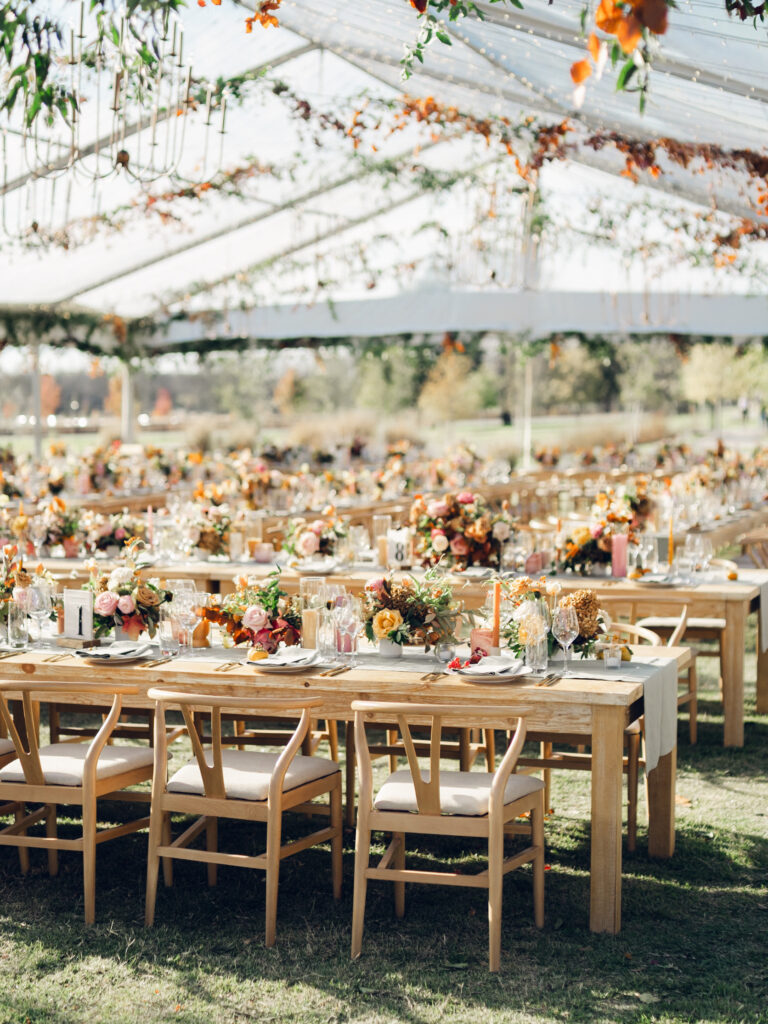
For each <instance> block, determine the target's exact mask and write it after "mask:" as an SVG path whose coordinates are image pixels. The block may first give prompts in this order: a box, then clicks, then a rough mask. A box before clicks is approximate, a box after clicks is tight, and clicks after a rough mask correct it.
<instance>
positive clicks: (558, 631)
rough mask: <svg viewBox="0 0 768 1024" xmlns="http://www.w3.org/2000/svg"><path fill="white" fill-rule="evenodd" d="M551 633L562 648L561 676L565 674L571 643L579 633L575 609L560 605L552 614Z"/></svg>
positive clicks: (566, 673)
mask: <svg viewBox="0 0 768 1024" xmlns="http://www.w3.org/2000/svg"><path fill="white" fill-rule="evenodd" d="M552 635H553V636H554V638H555V640H557V642H558V643H559V644H560V646H561V647H562V649H563V660H564V666H563V676H564V677H565V676H567V675H568V674H569V673H568V663H569V660H570V650H571V645H572V644H573V642H574V641H575V640H576V637H577V636H578V635H579V619H578V616H577V615H576V609H575V608H573V607H571V606H570V605H560V606H559V607H558V608H556V609H555V611H554V613H553V615H552Z"/></svg>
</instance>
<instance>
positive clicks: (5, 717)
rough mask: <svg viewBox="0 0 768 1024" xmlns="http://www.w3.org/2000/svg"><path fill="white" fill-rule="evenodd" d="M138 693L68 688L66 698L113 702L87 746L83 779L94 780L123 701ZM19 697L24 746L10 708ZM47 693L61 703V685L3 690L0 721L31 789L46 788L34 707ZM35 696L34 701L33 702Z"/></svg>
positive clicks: (123, 688) (124, 687)
mask: <svg viewBox="0 0 768 1024" xmlns="http://www.w3.org/2000/svg"><path fill="white" fill-rule="evenodd" d="M138 692H139V691H138V689H137V687H135V686H130V685H128V684H123V683H120V684H116V685H114V686H107V685H105V684H104V683H72V684H67V687H66V696H67V697H76V696H78V695H79V696H86V695H90V696H104V697H111V698H112V706H111V708H110V710H109V714H108V715H107V716H106V718H105V719H104V721H103V723H102V725H101V728H100V729H99V731H98V732H97V733H96V735H95V736H94V737H93V739H92V740H91V742H90V744H89V745H88V753H87V755H86V758H85V765H84V768H83V778H84V779H86V778H88V777H91V778H93V777H94V772H95V768H96V762H97V761H98V759H99V755H100V754H101V752H102V750H103V749H104V747H105V746H106V745H107V740H108V739H109V737H110V734H111V733H112V730H113V729H114V727H115V725H116V724H117V721H118V719H119V718H120V712H121V710H122V706H123V697H124V696H125V695H126V694H127V695H132V694H136V693H138ZM19 693H20V694H21V706H22V712H23V720H24V727H23V732H24V733H25V739H26V743H25V742H24V739H22V733H21V732H20V731H19V729H18V728H17V725H16V721H15V720H14V717H13V714H12V713H11V710H10V708H9V706H8V701H9V699H12V698H14V697H16V695H17V694H19ZM47 693H50V694H52V695H53V694H55V695H57V697H58V698H59V699H61V697H62V687H61V684H57V683H33V682H19V683H6V684H4V685H3V686H0V719H2V722H3V725H4V726H5V728H6V730H7V731H8V735H9V737H10V738H11V740H13V745H14V748H15V750H16V756H17V758H18V759H19V761H20V763H21V767H22V771H23V772H24V778H25V780H26V782H27V783H28V784H29V785H36V786H44V785H45V784H46V782H45V776H44V775H43V770H42V767H41V765H40V742H39V738H38V717H37V710H36V707H35V704H36V699H37V698H38V697H39V696H41V695H43V694H47ZM33 695H34V697H35V700H33Z"/></svg>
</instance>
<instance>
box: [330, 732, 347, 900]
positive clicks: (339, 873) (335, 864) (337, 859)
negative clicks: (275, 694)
mask: <svg viewBox="0 0 768 1024" xmlns="http://www.w3.org/2000/svg"><path fill="white" fill-rule="evenodd" d="M329 725H333V726H335V725H336V723H335V722H330V723H329ZM330 802H331V828H332V829H335V831H336V835H335V836H334V837H333V839H332V840H331V872H332V876H333V898H334V899H335V900H340V899H341V883H342V878H343V874H344V865H343V860H342V856H343V852H344V850H343V847H344V834H343V819H342V811H341V775H338V776H337V777H336V785H335V786H334V787H333V789H332V790H331V792H330Z"/></svg>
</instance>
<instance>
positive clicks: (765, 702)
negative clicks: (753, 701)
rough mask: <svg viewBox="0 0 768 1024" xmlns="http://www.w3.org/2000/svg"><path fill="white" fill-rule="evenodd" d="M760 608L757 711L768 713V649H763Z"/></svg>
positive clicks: (758, 611)
mask: <svg viewBox="0 0 768 1024" xmlns="http://www.w3.org/2000/svg"><path fill="white" fill-rule="evenodd" d="M761 634H762V628H761V626H760V609H759V608H758V610H757V713H758V715H768V651H764V650H763V638H762V635H761Z"/></svg>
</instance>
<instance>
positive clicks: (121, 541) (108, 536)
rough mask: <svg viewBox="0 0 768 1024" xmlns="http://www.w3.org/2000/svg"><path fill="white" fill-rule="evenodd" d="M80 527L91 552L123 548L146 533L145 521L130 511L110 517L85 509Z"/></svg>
mask: <svg viewBox="0 0 768 1024" xmlns="http://www.w3.org/2000/svg"><path fill="white" fill-rule="evenodd" d="M80 525H81V529H82V532H83V534H84V535H85V544H86V547H87V548H88V550H89V551H108V550H109V549H110V548H122V547H123V546H124V545H125V544H126V543H127V542H128V541H129V540H131V538H132V537H143V536H144V532H145V525H144V520H143V519H142V518H141V517H139V516H135V515H132V514H131V513H130V512H129V511H128V509H123V510H122V512H116V513H114V515H110V516H103V515H101V514H100V513H99V512H94V511H92V510H91V509H84V510H83V513H82V519H81V524H80Z"/></svg>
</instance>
